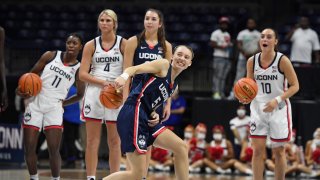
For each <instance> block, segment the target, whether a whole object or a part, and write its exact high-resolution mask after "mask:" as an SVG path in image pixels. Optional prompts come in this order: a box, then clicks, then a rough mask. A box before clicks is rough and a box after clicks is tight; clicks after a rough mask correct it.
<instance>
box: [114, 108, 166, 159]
mask: <svg viewBox="0 0 320 180" xmlns="http://www.w3.org/2000/svg"><path fill="white" fill-rule="evenodd" d="M149 119H150V118H149V114H147V113H146V112H145V111H144V108H143V107H141V103H140V102H139V103H136V104H135V103H132V104H131V103H125V104H124V105H123V107H122V109H121V111H120V113H119V116H118V120H117V129H118V133H119V136H120V139H121V150H122V153H127V152H134V151H135V150H137V152H138V153H140V154H144V153H146V152H147V148H148V147H149V146H150V145H152V144H153V143H154V141H155V139H156V137H157V136H158V135H159V134H160V133H162V132H163V131H164V130H165V129H166V128H165V127H164V126H163V125H162V124H157V125H156V126H154V127H150V126H149V125H148V120H149Z"/></svg>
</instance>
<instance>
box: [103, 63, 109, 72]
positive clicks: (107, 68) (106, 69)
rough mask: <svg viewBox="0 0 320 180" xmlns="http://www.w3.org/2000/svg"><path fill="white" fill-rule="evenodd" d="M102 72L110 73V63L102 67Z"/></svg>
mask: <svg viewBox="0 0 320 180" xmlns="http://www.w3.org/2000/svg"><path fill="white" fill-rule="evenodd" d="M104 71H108V72H109V71H110V63H107V64H106V67H104Z"/></svg>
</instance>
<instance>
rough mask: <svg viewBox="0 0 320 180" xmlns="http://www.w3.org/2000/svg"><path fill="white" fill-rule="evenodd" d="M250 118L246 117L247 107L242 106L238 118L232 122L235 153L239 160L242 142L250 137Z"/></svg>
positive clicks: (238, 110)
mask: <svg viewBox="0 0 320 180" xmlns="http://www.w3.org/2000/svg"><path fill="white" fill-rule="evenodd" d="M249 123H250V116H247V115H246V107H245V106H244V105H240V106H239V107H238V109H237V116H236V117H235V118H233V119H231V120H230V129H231V131H232V133H233V136H234V151H235V157H236V159H239V156H240V151H241V142H242V141H243V140H244V139H245V138H246V137H247V136H248V133H249V132H248V127H249Z"/></svg>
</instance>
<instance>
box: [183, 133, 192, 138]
mask: <svg viewBox="0 0 320 180" xmlns="http://www.w3.org/2000/svg"><path fill="white" fill-rule="evenodd" d="M184 138H185V139H190V138H192V133H191V132H184Z"/></svg>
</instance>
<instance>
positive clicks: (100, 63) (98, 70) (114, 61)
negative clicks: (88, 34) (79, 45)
mask: <svg viewBox="0 0 320 180" xmlns="http://www.w3.org/2000/svg"><path fill="white" fill-rule="evenodd" d="M121 42H122V37H121V36H116V41H115V44H114V45H113V46H112V47H111V48H110V49H109V50H108V51H106V50H104V49H103V48H102V40H101V36H99V37H96V38H95V39H94V43H95V51H94V54H93V57H92V61H91V71H90V74H92V75H93V76H95V77H101V78H104V79H105V78H109V80H114V79H115V78H117V77H118V76H119V75H120V74H121V73H122V71H123V69H122V65H123V55H122V54H121V50H120V47H121Z"/></svg>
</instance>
